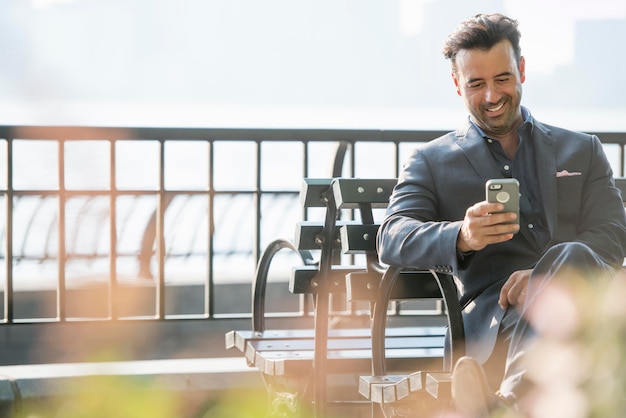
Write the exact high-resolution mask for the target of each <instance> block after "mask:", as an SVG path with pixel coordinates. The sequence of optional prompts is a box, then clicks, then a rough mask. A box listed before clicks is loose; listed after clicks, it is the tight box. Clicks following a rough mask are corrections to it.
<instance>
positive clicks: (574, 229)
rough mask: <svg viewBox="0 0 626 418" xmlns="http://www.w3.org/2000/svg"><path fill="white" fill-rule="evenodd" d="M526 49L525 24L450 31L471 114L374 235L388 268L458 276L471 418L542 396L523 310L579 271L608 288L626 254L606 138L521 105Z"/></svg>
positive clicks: (421, 157)
mask: <svg viewBox="0 0 626 418" xmlns="http://www.w3.org/2000/svg"><path fill="white" fill-rule="evenodd" d="M519 40H520V33H519V30H518V28H517V22H516V21H515V20H513V19H510V18H508V17H506V16H503V15H501V14H489V15H486V14H480V15H476V16H474V17H472V18H470V19H468V20H466V21H464V22H462V23H461V25H460V26H459V27H458V28H457V30H456V31H455V32H453V33H452V34H450V35H449V37H448V39H447V40H446V42H445V45H444V49H443V53H444V55H445V57H446V58H447V59H449V60H450V63H451V69H452V79H453V82H454V85H455V87H456V91H457V93H458V95H459V96H461V98H462V99H463V100H464V102H465V105H466V107H467V109H468V111H469V114H470V115H469V118H468V120H467V123H466V124H465V126H463V127H461V128H459V129H458V130H456V131H455V132H450V133H449V134H447V135H444V136H443V137H441V138H437V139H435V140H433V141H431V142H429V143H428V144H427V145H425V146H424V147H421V148H418V149H416V150H415V151H414V152H413V153H412V154H411V155H410V157H409V159H408V160H407V161H406V163H405V164H404V166H403V169H402V172H401V173H400V176H399V179H398V184H397V185H396V188H395V189H394V192H393V194H392V196H391V199H390V204H389V207H388V209H387V213H386V216H385V219H384V221H383V224H382V226H381V228H380V232H379V236H378V246H379V253H380V258H381V261H382V262H383V263H386V264H390V265H396V266H402V267H410V268H435V266H443V268H444V270H446V271H452V272H453V274H454V275H455V276H456V277H457V278H458V288H459V289H458V290H459V299H460V302H461V305H462V306H463V307H464V311H463V316H464V321H465V324H464V325H465V333H466V340H467V341H466V343H467V356H466V357H463V358H461V359H460V360H459V361H458V362H457V364H456V365H454V371H453V384H452V390H453V399H454V402H455V405H456V407H457V409H458V412H460V413H461V414H463V416H466V417H469V418H475V417H482V416H489V414H490V413H491V411H492V410H493V409H494V408H498V407H503V406H505V407H507V408H508V407H514V408H519V405H520V404H519V403H518V401H519V400H520V399H522V397H523V396H524V395H525V393H527V392H528V391H529V390H533V385H532V382H529V381H528V379H527V378H526V377H525V365H524V361H523V360H524V352H525V349H526V348H527V347H528V344H530V343H532V341H533V339H534V338H535V337H536V332H535V330H533V328H532V327H531V326H530V325H529V324H528V322H527V320H526V318H527V315H526V313H527V312H528V311H529V310H530V309H532V308H533V306H534V305H533V302H534V301H535V299H536V297H537V295H539V294H540V293H541V291H542V289H543V288H545V286H546V285H547V284H548V283H550V282H551V281H554V280H557V279H561V278H563V279H564V280H567V278H568V277H571V275H575V276H576V277H578V276H584V277H585V278H586V279H588V280H596V281H599V282H601V281H606V280H608V278H610V277H612V276H613V275H614V274H615V272H616V270H617V269H618V268H619V267H620V266H621V265H622V263H623V261H624V256H625V255H626V216H625V213H624V207H623V204H622V198H621V194H620V191H619V190H618V189H617V188H616V187H615V185H614V180H613V173H612V170H611V167H610V165H609V163H608V161H607V158H606V155H605V153H604V151H603V149H602V145H601V143H600V140H599V139H598V137H596V136H593V135H587V134H583V133H579V132H573V131H569V130H565V129H562V128H558V127H554V126H550V125H546V124H543V123H541V122H539V121H537V120H536V119H535V118H534V117H533V116H532V115H531V114H530V111H529V110H528V109H526V108H525V107H523V106H521V100H522V84H523V83H524V81H525V77H526V76H525V67H526V62H525V60H524V57H523V56H522V55H521V50H520V46H519ZM490 179H516V180H517V182H518V183H519V217H518V216H517V214H516V213H515V212H501V211H502V210H503V208H504V206H503V205H502V203H498V202H496V203H490V202H488V201H487V200H486V198H485V194H486V192H485V185H486V182H487V181H488V180H490ZM537 315H539V316H540V313H537V312H536V310H534V311H533V318H535V317H536V316H537ZM492 388H493V389H492ZM498 388H499V390H496V389H498Z"/></svg>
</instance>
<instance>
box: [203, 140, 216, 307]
mask: <svg viewBox="0 0 626 418" xmlns="http://www.w3.org/2000/svg"><path fill="white" fill-rule="evenodd" d="M208 145H209V147H208V153H209V155H208V159H209V160H208V161H209V185H208V186H209V202H208V211H209V213H208V214H207V215H208V222H207V228H209V230H208V234H207V239H208V243H207V251H208V255H207V263H208V266H207V278H206V284H205V288H204V314H205V316H207V317H208V318H211V317H213V315H214V314H215V312H214V306H215V303H214V299H215V288H214V280H213V272H214V263H213V247H214V246H213V238H214V232H215V225H214V220H215V190H214V185H215V182H214V177H215V172H214V169H215V147H214V146H213V145H214V144H213V141H209V143H208Z"/></svg>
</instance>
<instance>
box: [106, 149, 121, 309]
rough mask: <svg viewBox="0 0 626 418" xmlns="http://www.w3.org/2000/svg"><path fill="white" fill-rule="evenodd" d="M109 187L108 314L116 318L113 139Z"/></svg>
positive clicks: (115, 205)
mask: <svg viewBox="0 0 626 418" xmlns="http://www.w3.org/2000/svg"><path fill="white" fill-rule="evenodd" d="M109 158H110V160H109V187H110V189H111V195H110V199H109V212H110V218H109V234H110V239H109V300H108V305H109V316H110V317H111V318H113V319H116V318H117V317H118V316H119V310H118V306H119V301H118V300H117V299H118V296H119V293H118V288H117V256H118V254H117V184H116V181H115V180H116V177H115V173H116V172H117V167H116V164H115V158H116V153H115V141H109Z"/></svg>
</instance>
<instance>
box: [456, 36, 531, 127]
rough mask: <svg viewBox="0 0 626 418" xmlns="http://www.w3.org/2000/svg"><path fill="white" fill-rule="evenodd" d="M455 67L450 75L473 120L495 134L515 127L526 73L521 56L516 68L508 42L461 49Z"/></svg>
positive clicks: (520, 116)
mask: <svg viewBox="0 0 626 418" xmlns="http://www.w3.org/2000/svg"><path fill="white" fill-rule="evenodd" d="M456 67H457V68H456V72H453V74H452V78H453V80H454V84H455V85H456V88H457V93H458V94H459V96H461V97H463V99H464V100H465V105H466V106H467V108H468V110H469V112H470V114H471V115H472V119H473V120H474V122H476V124H478V126H480V127H481V128H482V129H483V130H484V131H485V133H486V134H487V135H489V136H493V137H495V138H499V137H501V136H504V135H506V134H508V133H510V132H512V131H514V130H515V129H517V127H518V126H519V125H520V124H521V123H522V114H521V110H520V102H521V100H522V83H523V82H524V80H525V78H526V76H525V73H524V67H525V62H524V58H523V57H522V58H521V59H520V64H519V68H518V67H517V62H516V60H515V54H514V52H513V47H512V46H511V43H510V42H509V41H508V40H503V41H501V42H499V43H497V44H496V45H494V46H493V48H491V49H490V50H482V49H463V50H461V51H459V52H458V54H457V56H456Z"/></svg>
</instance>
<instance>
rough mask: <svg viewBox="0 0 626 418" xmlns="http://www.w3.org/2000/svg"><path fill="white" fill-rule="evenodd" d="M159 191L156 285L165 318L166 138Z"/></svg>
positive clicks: (159, 315) (159, 311) (159, 312)
mask: <svg viewBox="0 0 626 418" xmlns="http://www.w3.org/2000/svg"><path fill="white" fill-rule="evenodd" d="M159 145H160V147H159V191H158V200H157V217H156V239H157V246H156V257H157V286H156V295H155V298H156V315H157V318H159V319H164V318H165V312H166V311H165V252H166V250H165V231H164V227H165V208H166V201H165V199H166V196H165V140H163V139H160V140H159Z"/></svg>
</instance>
